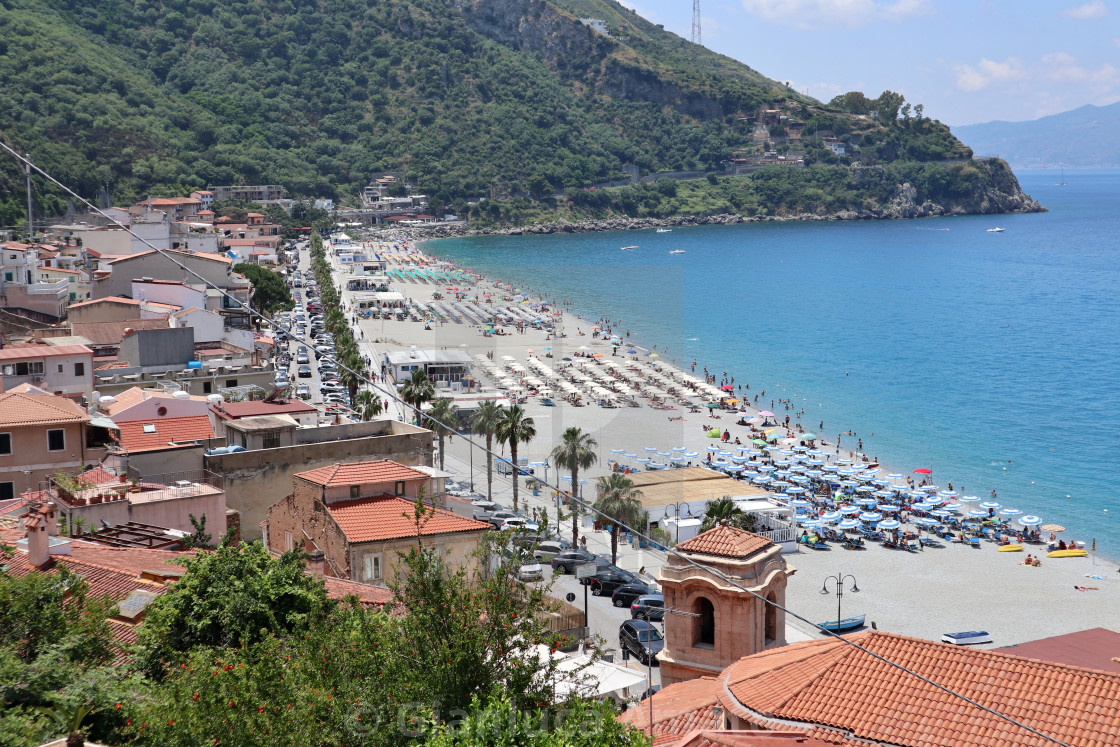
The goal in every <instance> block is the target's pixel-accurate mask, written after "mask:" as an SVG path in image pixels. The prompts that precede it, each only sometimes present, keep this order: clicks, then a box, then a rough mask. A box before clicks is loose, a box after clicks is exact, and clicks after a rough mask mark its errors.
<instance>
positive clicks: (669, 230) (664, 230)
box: [657, 228, 673, 233]
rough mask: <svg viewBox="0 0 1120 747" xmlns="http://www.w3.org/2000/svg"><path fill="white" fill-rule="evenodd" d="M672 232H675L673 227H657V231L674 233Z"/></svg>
mask: <svg viewBox="0 0 1120 747" xmlns="http://www.w3.org/2000/svg"><path fill="white" fill-rule="evenodd" d="M672 232H673V229H671V228H659V229H657V233H672Z"/></svg>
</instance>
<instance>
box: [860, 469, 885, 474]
mask: <svg viewBox="0 0 1120 747" xmlns="http://www.w3.org/2000/svg"><path fill="white" fill-rule="evenodd" d="M880 472H882V469H881V468H879V467H872V468H871V469H868V470H866V471H865V472H864V473H863V474H865V475H877V474H879V473H880Z"/></svg>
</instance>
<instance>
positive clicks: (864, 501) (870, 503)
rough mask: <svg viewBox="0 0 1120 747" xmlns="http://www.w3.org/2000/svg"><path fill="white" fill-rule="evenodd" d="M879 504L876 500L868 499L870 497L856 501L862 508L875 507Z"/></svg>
mask: <svg viewBox="0 0 1120 747" xmlns="http://www.w3.org/2000/svg"><path fill="white" fill-rule="evenodd" d="M878 502H879V501H877V500H876V499H874V498H871V497H868V496H864V497H863V498H860V499H859V500H857V501H856V503H858V504H859V505H861V506H874V505H875V504H876V503H878Z"/></svg>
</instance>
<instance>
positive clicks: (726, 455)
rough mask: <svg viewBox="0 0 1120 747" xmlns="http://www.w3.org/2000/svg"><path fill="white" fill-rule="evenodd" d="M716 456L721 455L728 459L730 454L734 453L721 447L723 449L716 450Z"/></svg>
mask: <svg viewBox="0 0 1120 747" xmlns="http://www.w3.org/2000/svg"><path fill="white" fill-rule="evenodd" d="M716 456H721V457H724V458H725V459H726V458H727V457H729V456H733V454H732V453H731V452H730V451H726V450H723V449H721V450H719V451H717V452H716Z"/></svg>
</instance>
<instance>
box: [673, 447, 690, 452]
mask: <svg viewBox="0 0 1120 747" xmlns="http://www.w3.org/2000/svg"><path fill="white" fill-rule="evenodd" d="M669 451H674V452H681V451H688V447H687V446H674V447H673V448H671V449H669Z"/></svg>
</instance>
